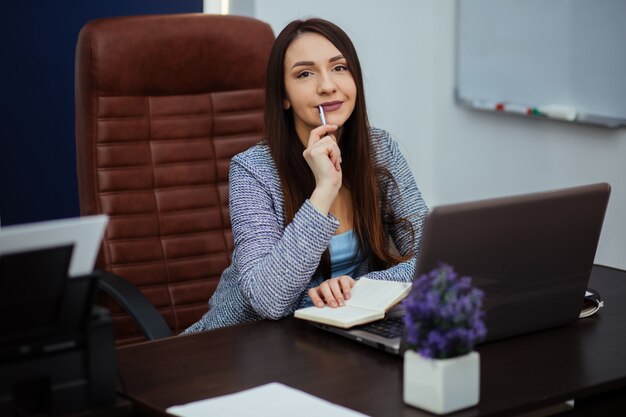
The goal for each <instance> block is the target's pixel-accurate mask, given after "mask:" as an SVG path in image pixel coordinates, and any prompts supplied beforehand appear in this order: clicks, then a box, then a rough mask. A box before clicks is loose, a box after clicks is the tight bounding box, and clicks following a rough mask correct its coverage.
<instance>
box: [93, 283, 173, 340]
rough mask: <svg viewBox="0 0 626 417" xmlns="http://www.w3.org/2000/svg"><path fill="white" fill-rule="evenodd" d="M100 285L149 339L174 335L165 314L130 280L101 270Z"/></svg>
mask: <svg viewBox="0 0 626 417" xmlns="http://www.w3.org/2000/svg"><path fill="white" fill-rule="evenodd" d="M98 287H99V288H100V289H101V290H103V291H104V292H105V293H107V294H108V295H110V296H111V297H112V298H113V299H114V300H115V301H116V302H117V303H118V304H119V305H120V306H121V307H122V308H123V309H124V310H125V311H126V312H127V313H128V314H129V315H130V316H131V317H132V318H133V319H134V320H135V322H136V323H137V326H139V329H140V330H141V332H142V333H143V335H144V336H145V337H146V338H147V339H148V340H154V339H160V338H162V337H168V336H171V335H172V330H171V329H170V328H169V326H168V325H167V323H166V322H165V320H164V319H163V316H161V314H159V312H158V311H157V309H156V308H155V307H154V306H153V305H152V303H150V301H148V299H147V298H146V297H145V296H144V295H143V294H142V293H141V292H140V291H139V290H138V289H137V287H135V286H134V285H133V284H131V283H130V282H128V281H126V280H125V279H123V278H121V277H120V276H118V275H116V274H114V273H112V272H109V271H101V274H100V279H99V281H98Z"/></svg>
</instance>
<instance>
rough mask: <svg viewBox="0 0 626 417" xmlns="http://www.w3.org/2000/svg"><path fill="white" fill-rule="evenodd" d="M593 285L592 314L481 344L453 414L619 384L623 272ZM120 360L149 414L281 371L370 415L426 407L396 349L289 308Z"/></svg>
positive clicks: (129, 351)
mask: <svg viewBox="0 0 626 417" xmlns="http://www.w3.org/2000/svg"><path fill="white" fill-rule="evenodd" d="M590 286H591V287H593V288H595V289H597V290H598V291H599V292H600V293H601V294H602V296H603V298H604V300H605V304H606V306H605V307H604V308H603V309H602V310H600V312H599V313H598V314H597V315H596V316H594V317H591V318H587V319H583V320H578V321H577V322H576V323H575V324H572V325H570V326H565V327H560V328H557V329H552V330H547V331H542V332H538V333H534V334H530V335H526V336H520V337H516V338H512V339H507V340H503V341H499V342H494V343H489V344H484V345H481V346H480V347H479V348H478V351H479V352H480V354H481V397H480V403H479V405H478V406H476V407H474V408H470V409H467V410H464V411H460V412H459V413H456V414H454V415H455V416H479V415H480V416H488V415H489V416H492V415H512V414H517V413H523V412H527V411H532V410H536V409H539V408H544V407H546V406H550V405H554V404H558V403H561V402H563V401H566V400H569V399H572V398H576V399H577V400H578V399H584V398H587V399H589V398H591V399H593V398H597V396H598V395H606V394H605V393H607V392H609V393H610V392H612V391H613V392H614V391H615V390H624V389H625V387H626V272H624V271H619V270H615V269H610V268H605V267H598V266H596V267H594V270H593V274H592V278H591V282H590ZM117 360H118V366H119V368H120V372H121V375H122V377H123V379H124V383H125V385H126V389H127V392H128V395H129V396H130V398H132V399H133V400H134V401H135V403H136V407H137V408H136V411H138V412H141V413H145V414H156V415H158V414H160V413H162V411H163V410H164V409H165V408H167V407H169V406H171V405H175V404H183V403H187V402H190V401H194V400H199V399H203V398H209V397H214V396H218V395H223V394H229V393H233V392H236V391H240V390H243V389H247V388H252V387H255V386H258V385H261V384H265V383H268V382H272V381H278V382H282V383H284V384H286V385H289V386H291V387H294V388H298V389H301V390H303V391H306V392H308V393H310V394H313V395H316V396H318V397H321V398H325V399H327V400H329V401H332V402H334V403H336V404H341V405H344V406H346V407H349V408H352V409H354V410H357V411H360V412H363V413H365V414H368V415H371V416H381V417H389V416H421V415H429V414H428V413H425V412H422V411H420V410H418V409H415V408H412V407H409V406H405V405H404V403H403V401H402V358H401V357H395V356H392V355H389V354H386V353H383V352H380V351H377V350H375V349H372V348H369V347H367V346H362V345H360V344H357V343H355V342H352V341H349V340H347V339H343V338H341V337H339V336H335V335H332V334H328V333H326V332H323V331H321V330H319V329H316V328H313V327H311V326H309V325H307V324H306V323H305V322H301V321H298V320H295V319H291V318H290V319H284V320H280V321H277V322H271V321H262V322H258V323H253V324H247V325H242V326H236V327H231V328H226V329H219V330H216V331H212V332H206V333H202V334H195V335H191V336H182V337H173V338H169V339H163V340H159V341H155V342H147V343H143V344H140V345H135V346H130V347H123V348H120V349H118V351H117ZM594 396H596V397H594ZM588 401H589V400H588ZM583 403H584V401H583ZM591 403H592V405H591V406H589V408H588V410H593V407H595V405H593V401H591ZM583 411H584V408H583ZM296 414H297V413H296ZM296 414H294V415H296Z"/></svg>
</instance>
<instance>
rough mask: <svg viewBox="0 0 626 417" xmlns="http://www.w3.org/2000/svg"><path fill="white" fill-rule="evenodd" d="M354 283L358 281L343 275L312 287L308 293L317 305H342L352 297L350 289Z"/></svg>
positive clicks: (334, 306) (333, 306)
mask: <svg viewBox="0 0 626 417" xmlns="http://www.w3.org/2000/svg"><path fill="white" fill-rule="evenodd" d="M354 284H356V281H355V280H354V279H353V278H351V277H349V276H347V275H341V276H339V277H335V278H331V279H327V280H326V281H324V282H322V283H321V284H320V285H319V286H317V287H313V288H311V289H310V290H309V291H308V292H307V295H308V296H309V297H310V298H311V301H312V302H313V304H314V305H315V306H316V307H324V304H326V305H328V306H329V307H332V308H336V307H341V306H343V305H345V301H347V300H349V299H350V290H351V288H352V287H354Z"/></svg>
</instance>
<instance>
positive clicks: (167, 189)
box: [75, 14, 274, 344]
mask: <svg viewBox="0 0 626 417" xmlns="http://www.w3.org/2000/svg"><path fill="white" fill-rule="evenodd" d="M273 40H274V35H273V33H272V30H271V28H270V26H269V25H267V24H265V23H263V22H260V21H258V20H255V19H251V18H246V17H239V16H219V15H206V14H180V15H150V16H136V17H116V18H105V19H98V20H94V21H92V22H89V23H87V24H86V25H85V26H84V27H83V29H82V30H81V32H80V34H79V37H78V43H77V48H76V72H75V89H76V91H75V93H76V147H77V164H78V185H79V196H80V207H81V213H82V214H83V215H87V214H95V213H107V214H108V215H109V216H110V222H109V226H108V228H107V230H106V233H105V237H104V242H103V246H102V250H101V252H100V255H99V258H98V265H99V266H100V267H102V268H104V269H106V270H109V271H112V272H114V273H116V274H118V275H120V276H122V277H124V278H125V279H127V280H129V281H131V282H132V283H134V284H135V285H136V286H137V287H138V288H139V289H140V290H141V291H142V292H143V293H144V294H145V295H146V297H147V298H148V299H149V300H150V301H151V302H152V303H153V304H154V305H155V306H156V307H157V309H158V310H159V311H160V313H161V314H162V315H163V317H164V318H165V320H166V321H167V322H168V324H169V325H170V327H171V328H172V330H173V331H174V332H175V333H178V332H180V331H181V330H184V329H185V328H186V327H187V326H189V325H190V324H192V323H193V322H195V321H196V320H198V319H199V318H200V317H201V315H202V314H203V313H204V312H205V311H206V309H207V300H208V298H209V297H210V296H211V294H212V293H213V291H214V290H215V288H216V286H217V283H218V282H219V277H220V274H221V272H222V271H223V270H224V269H225V268H226V267H227V266H228V265H229V263H230V256H231V255H232V250H233V243H232V234H231V229H230V218H229V213H228V169H229V163H230V159H231V157H232V156H233V155H235V154H236V153H239V152H241V151H243V150H245V149H246V148H248V147H249V146H251V145H252V144H254V143H256V142H259V141H260V140H262V139H263V135H264V133H263V132H264V122H263V99H264V84H265V71H266V65H267V59H268V57H269V51H270V49H271V46H272V43H273ZM108 304H109V305H108V307H109V308H110V309H111V313H112V316H113V318H114V322H115V329H116V339H117V342H118V343H122V344H123V343H127V342H134V341H139V340H142V339H143V337H142V336H141V335H140V333H139V330H138V329H137V327H136V326H135V325H134V323H133V322H132V320H131V319H130V317H129V316H126V314H125V313H124V312H123V311H122V310H121V308H119V306H116V305H114V304H113V303H110V302H109V303H108Z"/></svg>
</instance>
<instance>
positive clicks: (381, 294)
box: [346, 278, 411, 311]
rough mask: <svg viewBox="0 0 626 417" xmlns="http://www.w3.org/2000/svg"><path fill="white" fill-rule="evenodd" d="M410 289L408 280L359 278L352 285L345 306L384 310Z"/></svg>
mask: <svg viewBox="0 0 626 417" xmlns="http://www.w3.org/2000/svg"><path fill="white" fill-rule="evenodd" d="M410 289H411V283H410V282H396V281H381V280H374V279H368V278H361V279H360V280H359V281H358V282H357V283H356V284H355V285H354V287H352V291H351V292H350V294H351V297H350V299H349V300H348V301H346V305H347V306H352V307H360V308H366V309H368V310H376V311H386V310H387V309H388V308H389V307H391V306H393V305H394V304H395V303H397V302H398V301H400V300H401V299H402V298H404V297H405V296H406V295H407V294H408V292H409V290H410Z"/></svg>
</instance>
